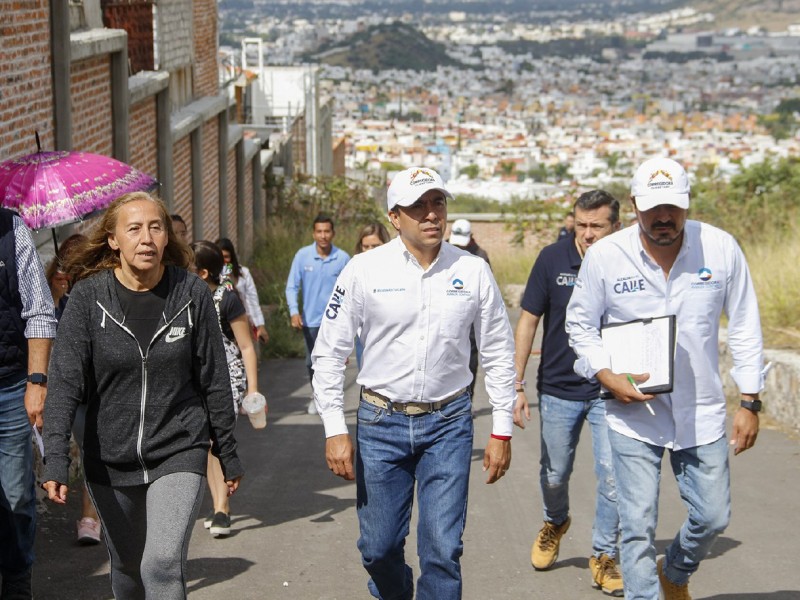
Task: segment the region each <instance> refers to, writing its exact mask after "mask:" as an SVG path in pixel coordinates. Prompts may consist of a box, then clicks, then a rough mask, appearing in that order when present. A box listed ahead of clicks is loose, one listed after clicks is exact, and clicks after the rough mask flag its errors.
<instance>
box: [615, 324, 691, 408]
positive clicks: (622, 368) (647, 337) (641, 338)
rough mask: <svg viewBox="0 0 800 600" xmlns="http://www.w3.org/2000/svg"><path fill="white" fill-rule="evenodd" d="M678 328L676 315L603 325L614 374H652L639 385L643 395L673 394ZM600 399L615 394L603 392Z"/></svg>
mask: <svg viewBox="0 0 800 600" xmlns="http://www.w3.org/2000/svg"><path fill="white" fill-rule="evenodd" d="M676 328H677V318H676V316H675V315H664V316H661V317H649V318H645V319H634V320H633V321H627V322H624V323H610V324H608V325H604V326H603V327H601V328H600V337H601V338H602V340H603V348H604V349H605V350H606V352H608V353H609V355H610V357H611V371H612V372H614V373H650V374H651V377H650V379H648V380H647V381H645V382H644V383H642V384H639V390H640V391H641V392H642V393H643V394H666V393H669V392H671V391H672V388H673V386H674V383H675V347H676V342H677V329H676ZM651 381H652V383H651ZM600 397H601V398H613V395H612V394H611V392H608V391H605V390H603V391H602V392H601V393H600Z"/></svg>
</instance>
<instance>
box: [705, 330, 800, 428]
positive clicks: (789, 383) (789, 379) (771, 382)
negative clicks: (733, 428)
mask: <svg viewBox="0 0 800 600" xmlns="http://www.w3.org/2000/svg"><path fill="white" fill-rule="evenodd" d="M725 339H726V336H725V335H724V332H720V357H719V369H720V373H721V374H722V383H723V385H724V386H725V395H726V396H727V397H728V401H729V403H730V404H731V405H732V406H734V407H735V406H738V405H739V398H740V395H739V389H738V388H737V387H736V384H735V383H734V382H733V378H732V377H731V375H730V370H731V368H732V367H733V359H732V357H731V354H730V352H729V350H728V345H727V344H726V343H725ZM764 360H765V361H766V362H772V369H771V370H770V372H769V374H768V375H767V382H766V385H765V387H764V391H763V392H762V393H761V396H760V398H761V400H762V402H763V403H764V408H763V411H762V414H763V415H764V416H766V417H767V419H770V420H773V421H775V422H777V423H779V424H780V425H782V426H784V427H787V428H789V429H792V430H794V431H795V432H800V402H798V399H800V352H797V351H792V350H770V349H766V350H764Z"/></svg>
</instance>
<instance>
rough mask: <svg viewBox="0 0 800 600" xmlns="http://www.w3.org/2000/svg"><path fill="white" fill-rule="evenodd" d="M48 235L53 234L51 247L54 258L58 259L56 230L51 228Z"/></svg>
mask: <svg viewBox="0 0 800 600" xmlns="http://www.w3.org/2000/svg"><path fill="white" fill-rule="evenodd" d="M50 233H52V234H53V247H54V248H55V249H56V257H58V240H57V239H56V228H55V227H51V228H50Z"/></svg>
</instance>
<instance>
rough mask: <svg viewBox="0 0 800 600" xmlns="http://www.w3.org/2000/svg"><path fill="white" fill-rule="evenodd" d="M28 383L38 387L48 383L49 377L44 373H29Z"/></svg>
mask: <svg viewBox="0 0 800 600" xmlns="http://www.w3.org/2000/svg"><path fill="white" fill-rule="evenodd" d="M28 383H35V384H36V385H42V384H45V383H47V375H45V374H44V373H29V374H28Z"/></svg>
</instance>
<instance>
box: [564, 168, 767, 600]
mask: <svg viewBox="0 0 800 600" xmlns="http://www.w3.org/2000/svg"><path fill="white" fill-rule="evenodd" d="M631 201H632V202H633V205H634V208H635V210H636V216H637V219H638V226H633V227H629V228H627V229H624V230H622V231H621V232H619V233H616V234H614V235H611V236H608V237H607V238H605V239H603V240H601V241H600V242H598V243H597V244H595V245H593V246H592V247H591V248H590V249H589V251H588V252H587V254H586V257H585V258H584V261H583V263H582V265H581V270H580V273H579V275H578V279H577V281H576V283H575V289H574V291H573V294H572V298H571V300H570V303H569V305H568V307H567V317H566V329H567V333H568V334H569V338H570V345H571V346H572V348H573V349H574V350H575V353H576V355H577V356H578V360H577V361H576V362H575V372H576V373H578V374H579V375H581V376H583V377H587V378H592V377H594V378H596V379H597V380H598V381H599V383H600V384H601V386H602V387H603V388H604V389H605V390H607V391H608V392H610V394H611V395H612V396H613V398H612V399H610V400H608V401H607V402H606V418H607V420H608V424H609V440H610V443H611V452H612V458H613V463H614V472H615V477H616V483H617V507H618V509H619V517H620V530H621V531H620V533H621V540H620V554H621V559H622V575H623V579H624V581H625V598H626V599H627V600H656V599H657V598H658V597H659V589H660V590H661V591H662V593H663V597H664V598H666V599H667V600H673V599H680V600H690V598H691V597H690V595H689V590H688V582H689V577H690V576H691V575H692V573H694V572H695V571H696V570H697V568H698V566H699V563H700V561H701V560H702V559H703V558H704V557H705V556H706V555H707V554H708V552H709V550H710V549H711V546H712V544H713V543H714V541H715V540H716V538H717V537H718V536H719V534H720V533H722V531H724V530H725V528H726V526H727V525H728V522H729V519H730V505H731V500H730V482H729V465H728V451H727V446H728V444H727V442H726V434H725V416H726V410H725V404H726V403H725V395H724V393H723V390H722V381H721V379H720V376H719V352H718V334H719V323H720V317H721V315H722V313H723V311H724V312H725V313H726V314H727V316H728V346H729V348H730V351H731V354H732V355H733V359H734V365H735V366H734V368H733V370H732V372H731V375H732V376H733V379H734V381H735V382H736V384H737V385H738V387H739V389H740V391H741V394H742V406H741V408H740V409H739V410H738V411H737V413H736V415H735V417H734V421H733V429H732V435H731V440H730V445H732V446H734V454H739V453H740V452H742V451H744V450H747V449H748V448H751V447H752V446H753V444H754V443H755V440H756V436H757V434H758V411H759V410H760V408H761V403H760V401H759V400H758V394H759V392H760V391H761V389H762V388H763V382H764V375H765V370H764V369H762V340H761V327H760V320H759V314H758V303H757V301H756V296H755V291H754V290H753V285H752V281H751V279H750V273H749V270H748V268H747V263H746V261H745V258H744V255H743V253H742V251H741V249H740V248H739V246H738V244H737V243H736V241H735V240H734V239H733V237H732V236H730V235H729V234H727V233H725V232H724V231H721V230H719V229H717V228H715V227H712V226H711V225H708V224H705V223H700V222H698V221H691V220H687V212H688V208H689V180H688V177H687V175H686V172H685V171H684V169H683V167H682V166H681V165H679V164H678V163H677V162H675V161H674V160H671V159H666V158H656V159H651V160H648V161H646V162H644V163H643V164H642V165H641V166H640V167H639V168H638V170H637V171H636V174H635V176H634V178H633V181H632V184H631ZM669 315H674V317H675V334H674V335H675V337H674V346H672V347H669V346H667V353H669V351H672V352H674V354H673V355H672V356H671V357H670V356H667V358H669V359H671V360H672V361H674V362H672V363H670V361H669V360H667V361H666V364H667V366H668V367H669V366H670V364H671V368H672V377H669V376H668V377H667V379H668V381H667V383H666V386H667V388H666V389H669V390H670V391H667V392H662V393H656V394H648V393H644V392H645V391H646V390H647V389H648V388H647V384H648V380H649V377H650V374H649V373H648V372H643V371H640V372H631V371H630V370H628V371H626V370H625V369H621V368H619V367H615V365H616V364H617V362H619V360H621V359H625V358H630V357H631V355H634V356H635V355H637V354H641V352H642V351H641V350H634V349H632V347H631V345H630V344H627V345H626V344H625V343H623V344H621V345H619V346H617V347H616V348H614V347H612V346H608V345H606V344H604V337H605V335H603V334H601V328H604V327H607V326H609V325H612V324H617V323H627V324H629V325H628V326H632V322H635V321H637V320H645V321H649V320H651V319H652V321H650V322H651V323H652V322H655V321H656V319H655V318H656V317H664V316H669ZM661 322H663V321H661ZM643 323H644V321H643ZM667 330H668V331H669V328H668V329H667ZM606 331H607V329H606ZM604 333H605V332H604ZM629 333H630V332H629ZM636 337H637V336H635V335H633V334H631V335H630V337H629V338H628V339H629V341H630V340H633V339H636ZM658 337H659V338H660V342H658V341H653V340H650V342H649V343H650V346H647V344H645V346H643V347H648V348H650V349H653V348H655V350H656V351H658V348H659V347H660V348H661V349H662V359H663V358H664V357H663V348H664V346H663V343H664V336H663V335H662V336H658ZM659 344H661V345H660V346H659ZM667 344H669V336H668V335H667ZM612 352H613V355H612ZM651 364H662V365H663V364H664V361H663V360H662V361H656V362H655V363H651ZM669 379H671V380H672V381H671V385H670V382H669ZM658 389H663V388H658ZM640 390H641V391H640ZM648 407H649V408H648ZM665 450H669V452H670V463H671V465H672V470H673V473H674V474H675V478H676V480H677V483H678V487H679V489H680V492H681V497H682V498H683V500H684V503H685V504H686V507H687V511H688V515H687V518H686V521H685V522H684V523H683V525H682V527H681V529H680V531H679V532H678V534H677V535H676V536H675V539H674V540H673V541H672V543H671V544H670V545H669V547H668V548H667V550H666V555H665V556H664V557H662V558H661V559H659V560H658V561H656V551H655V546H654V541H655V540H654V537H655V530H656V515H657V506H658V489H659V486H658V482H659V478H660V471H661V461H662V458H663V455H664V451H665Z"/></svg>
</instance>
